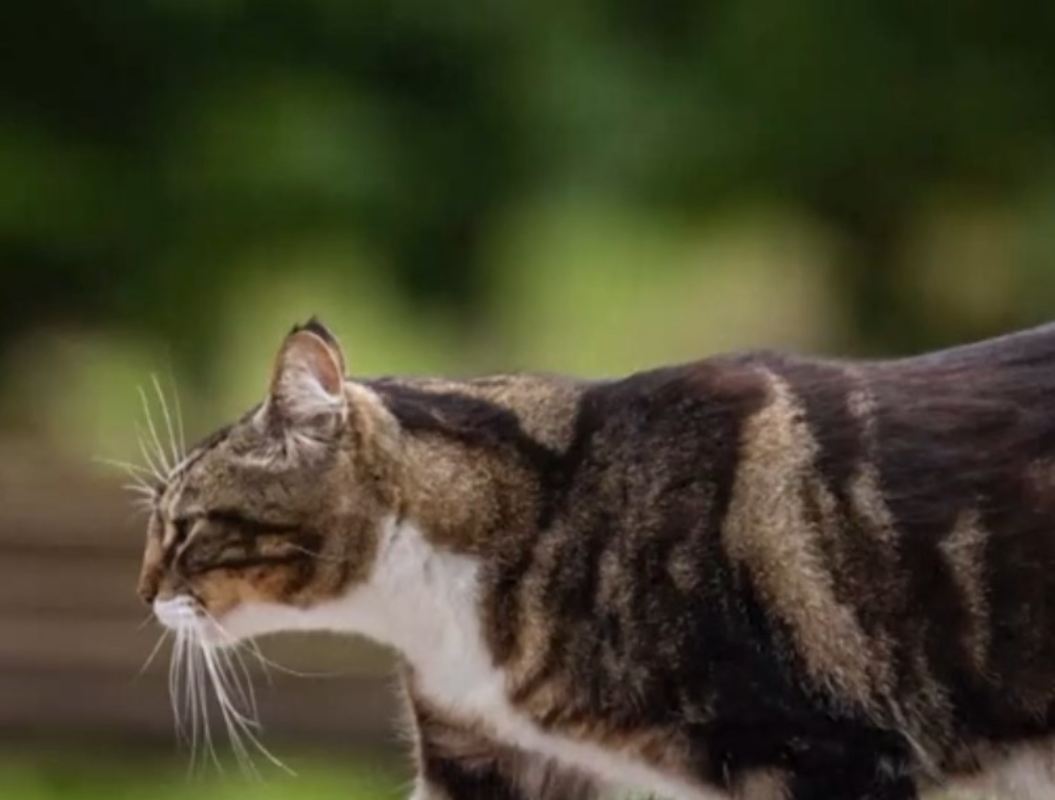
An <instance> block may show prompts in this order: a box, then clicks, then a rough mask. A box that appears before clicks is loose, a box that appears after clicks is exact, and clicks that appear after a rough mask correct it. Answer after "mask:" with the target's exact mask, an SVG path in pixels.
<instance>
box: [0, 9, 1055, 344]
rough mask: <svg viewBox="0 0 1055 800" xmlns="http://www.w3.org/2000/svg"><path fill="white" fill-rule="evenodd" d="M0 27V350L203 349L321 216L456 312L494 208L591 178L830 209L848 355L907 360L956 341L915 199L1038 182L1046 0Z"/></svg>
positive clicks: (667, 191) (1051, 133) (1049, 31)
mask: <svg viewBox="0 0 1055 800" xmlns="http://www.w3.org/2000/svg"><path fill="white" fill-rule="evenodd" d="M5 22H6V25H5V28H6V30H7V31H8V36H7V37H5V45H4V48H3V49H2V51H0V103H2V107H3V117H2V119H0V167H3V172H4V180H3V181H2V182H0V264H2V265H3V269H4V273H5V275H4V283H5V289H4V291H3V293H2V294H0V345H2V343H3V341H5V340H9V339H10V338H11V337H12V336H14V335H16V334H18V333H19V332H21V331H23V330H25V329H26V328H27V327H28V326H30V325H37V324H41V323H42V322H47V321H49V320H60V321H70V320H73V321H87V322H93V321H95V322H97V321H99V320H106V321H107V324H110V325H118V326H122V327H125V328H126V329H128V330H131V331H135V332H142V333H147V334H154V335H158V336H164V337H165V338H167V339H170V340H175V341H179V342H180V343H181V346H183V347H185V348H186V350H185V352H183V353H180V354H177V355H181V356H183V357H188V356H191V355H194V354H196V353H200V352H202V351H203V350H204V348H205V347H206V343H207V342H208V337H209V335H210V333H213V332H215V330H216V328H215V325H214V324H212V323H211V322H210V320H212V319H215V318H216V317H218V316H219V315H222V314H223V311H224V302H226V300H223V301H221V298H229V297H230V296H231V294H232V292H236V291H237V287H238V285H239V282H240V281H241V280H243V279H244V278H246V277H247V275H246V274H245V270H246V269H249V267H245V266H243V267H237V266H235V265H236V264H238V263H243V264H244V263H249V262H247V260H245V259H242V260H238V259H237V258H235V256H236V254H237V253H239V252H241V251H244V250H245V249H246V248H247V247H253V248H260V247H268V246H271V245H281V244H282V243H283V242H286V241H288V240H291V239H297V238H300V237H304V236H311V235H320V236H326V235H332V234H335V233H340V234H341V235H345V236H347V235H354V236H355V237H356V238H358V239H359V240H361V242H362V245H363V247H364V249H365V250H367V251H369V252H371V253H373V254H374V255H375V256H376V258H375V262H376V264H378V265H380V266H379V267H378V268H382V267H383V268H390V269H392V270H393V271H394V273H395V276H396V279H397V281H398V284H399V285H400V286H401V287H402V289H403V291H404V292H405V293H406V294H407V295H408V296H409V297H410V298H412V299H413V300H415V301H416V302H419V303H426V302H427V303H440V304H445V305H447V306H449V307H450V308H451V309H452V310H453V311H454V312H455V314H456V316H458V317H460V318H462V319H469V320H471V319H473V318H474V317H475V316H476V315H477V314H478V313H479V312H480V310H481V309H480V307H481V305H482V304H483V303H484V302H485V298H486V288H487V286H488V283H489V278H488V275H487V266H488V265H487V263H486V261H485V259H484V257H483V255H482V253H483V252H484V248H483V245H484V243H485V242H486V241H487V239H488V238H489V237H490V236H492V235H493V232H494V230H495V228H496V226H497V225H499V224H500V223H501V220H502V219H503V217H504V215H505V214H506V212H507V211H508V209H509V208H510V207H511V206H512V205H515V204H518V203H520V202H521V201H522V200H523V199H524V198H530V197H546V196H554V197H559V196H562V195H565V194H567V193H581V192H587V193H591V192H592V193H599V194H603V195H604V196H606V197H614V198H618V199H619V200H620V201H621V202H627V203H631V204H636V205H639V206H642V207H647V208H653V209H659V210H662V211H663V212H664V213H672V214H677V215H683V216H691V215H694V214H700V213H707V212H708V211H709V210H711V209H715V208H717V207H720V206H724V205H728V204H733V203H739V202H752V201H756V200H759V199H761V200H763V201H776V202H779V203H784V204H788V205H790V206H792V207H797V208H799V209H801V210H802V211H803V212H804V213H807V214H811V215H815V216H816V217H818V218H820V220H821V221H822V222H823V223H825V224H827V225H830V226H832V227H833V228H834V229H835V230H836V231H837V232H838V233H839V235H840V237H841V239H842V241H843V243H844V245H845V246H844V259H843V261H844V264H843V266H844V268H843V270H842V271H841V276H842V281H843V283H842V290H843V297H844V298H845V302H846V303H847V304H849V305H850V308H851V312H850V314H849V315H848V317H849V318H850V319H851V320H853V321H854V325H855V327H856V330H855V333H856V336H857V339H858V343H859V346H860V347H861V348H862V349H870V350H871V349H879V348H880V347H882V348H887V349H888V348H891V347H893V348H903V347H907V346H909V345H910V344H915V345H918V344H920V343H927V342H928V340H930V339H933V338H937V337H938V336H939V335H940V334H941V333H942V331H941V330H940V326H939V327H935V325H934V324H933V320H931V319H930V315H931V313H932V309H931V308H930V307H927V306H924V305H923V304H916V305H912V304H906V303H905V301H904V292H903V291H902V290H901V288H899V287H900V285H901V283H902V282H903V281H904V279H905V274H904V273H905V270H906V269H907V267H906V266H905V263H904V260H903V259H902V258H901V256H902V251H903V249H904V247H905V241H906V237H907V235H908V233H909V230H910V228H911V227H912V223H913V221H914V220H915V218H916V216H917V215H918V214H919V213H920V209H921V207H925V206H926V205H927V204H928V203H930V202H933V198H934V197H936V196H940V195H941V193H942V192H945V191H949V190H950V189H954V190H956V191H959V192H964V193H966V194H968V195H978V196H981V197H985V198H995V200H994V202H996V203H997V204H999V203H1013V202H1018V201H1019V199H1020V198H1023V197H1027V198H1028V197H1032V196H1040V195H1043V194H1044V193H1045V192H1046V191H1047V190H1048V188H1050V187H1051V186H1052V184H1053V181H1055V169H1053V164H1055V148H1053V146H1052V145H1053V142H1055V113H1053V111H1055V58H1053V57H1052V48H1051V42H1052V41H1053V40H1055V5H1053V4H1051V3H1033V2H1026V0H1009V2H1004V3H999V4H997V3H981V2H962V3H957V4H953V5H949V4H928V3H915V2H907V0H891V1H889V2H884V3H865V4H845V3H834V2H826V1H825V0H803V2H800V3H796V4H794V5H788V4H786V3H779V2H775V0H738V2H731V0H730V1H727V2H716V3H710V4H701V3H689V2H683V1H682V0H672V1H671V2H664V3H651V2H643V1H642V0H609V2H587V3H578V4H568V3H558V2H556V1H555V0H540V2H538V3H535V4H534V5H532V6H530V7H527V6H524V7H515V6H514V4H511V3H505V2H501V0H493V1H492V2H489V3H486V4H484V5H483V6H473V7H471V8H470V7H456V6H451V5H450V4H436V3H427V2H423V0H401V1H398V2H372V1H368V2H362V3H342V2H338V1H337V0H297V2H294V0H271V1H270V2H263V3H243V2H237V1H236V0H150V1H149V2H142V3H124V2H115V1H113V0H111V2H101V3H93V4H85V3H81V2H73V1H71V0H60V2H58V3H51V4H34V3H18V4H15V5H13V6H11V7H9V8H7V9H6V10H5ZM1039 207H1042V208H1050V204H1048V205H1041V206H1039ZM1045 224H1046V223H1045ZM1048 252H1050V251H1048ZM1045 257H1047V256H1044V255H1042V256H1041V257H1040V262H1041V263H1042V262H1043V260H1044V258H1045ZM1030 263H1031V265H1032V266H1030V267H1027V266H1024V264H1025V262H1022V264H1019V265H1018V266H1016V267H1015V268H1019V267H1021V268H1022V269H1027V268H1030V269H1035V268H1036V264H1037V263H1038V260H1037V258H1036V257H1034V259H1033V261H1032V262H1030ZM1050 266H1051V265H1050V263H1049V264H1048V267H1049V268H1050ZM257 277H260V276H257ZM264 277H266V276H264ZM1050 283H1051V282H1050V281H1049V282H1048V283H1047V284H1045V286H1047V287H1048V289H1050V288H1051V287H1050ZM1045 296H1051V295H1045ZM1043 308H1044V305H1043V304H1039V309H1040V310H1039V311H1038V313H1043ZM189 309H193V313H190V312H189V311H188V310H189ZM986 332H988V331H982V330H977V331H964V332H963V333H964V334H968V333H973V334H981V333H986ZM177 334H178V336H177Z"/></svg>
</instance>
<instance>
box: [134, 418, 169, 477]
mask: <svg viewBox="0 0 1055 800" xmlns="http://www.w3.org/2000/svg"><path fill="white" fill-rule="evenodd" d="M135 430H136V441H137V442H138V443H139V452H140V453H142V454H143V460H144V461H145V462H146V464H147V466H148V467H149V468H150V472H151V474H152V475H153V476H154V478H155V479H156V480H157V482H158V483H160V484H164V483H165V481H166V477H165V472H164V471H162V469H161V467H159V466H158V465H157V464H155V463H154V459H153V458H152V457H151V455H150V448H148V447H147V444H146V440H145V438H144V433H143V429H142V428H141V427H140V426H139V425H138V424H137V425H136V426H135Z"/></svg>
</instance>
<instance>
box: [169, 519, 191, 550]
mask: <svg viewBox="0 0 1055 800" xmlns="http://www.w3.org/2000/svg"><path fill="white" fill-rule="evenodd" d="M193 524H194V520H193V519H192V518H190V517H179V518H177V519H174V520H172V528H173V531H174V535H173V537H172V545H173V546H174V547H179V546H180V545H181V544H183V543H184V542H185V541H187V537H188V536H190V531H191V527H192V525H193Z"/></svg>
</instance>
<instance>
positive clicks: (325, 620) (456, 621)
mask: <svg viewBox="0 0 1055 800" xmlns="http://www.w3.org/2000/svg"><path fill="white" fill-rule="evenodd" d="M479 570H480V560H479V559H478V558H475V557H473V556H467V555H460V554H457V553H453V552H450V551H447V550H444V549H442V548H440V547H437V546H436V545H435V544H433V542H431V541H430V537H428V536H427V535H426V533H425V532H424V531H423V530H422V528H421V527H419V525H418V524H416V523H414V522H411V521H409V520H402V521H397V520H396V519H395V518H394V517H393V518H389V519H387V520H386V521H385V522H384V523H383V526H382V531H381V535H380V541H379V545H378V553H377V557H376V561H375V563H374V566H373V569H372V570H371V574H370V577H369V578H368V579H367V580H366V581H364V582H363V583H361V584H359V585H357V586H356V587H354V588H353V589H352V590H351V591H350V592H349V593H348V594H347V595H345V596H344V597H342V598H340V599H337V600H333V601H329V602H327V603H323V604H320V605H319V606H317V607H316V608H314V609H311V610H309V611H307V612H305V614H306V618H305V619H304V624H302V625H301V626H298V627H306V628H314V629H319V628H322V629H327V630H331V631H334V632H338V633H354V634H359V635H362V636H366V637H368V638H369V639H372V640H373V641H375V642H377V643H379V644H383V645H387V646H390V647H392V648H393V649H395V650H396V651H398V652H399V653H400V655H401V656H402V657H403V658H404V659H405V660H406V661H407V662H408V663H409V664H410V665H411V666H412V667H413V668H414V669H415V671H416V672H417V673H418V674H419V675H421V676H423V678H424V679H425V680H432V679H438V680H450V678H449V677H448V676H449V674H450V673H452V671H453V673H454V675H455V676H456V675H457V674H458V671H459V668H458V666H457V665H459V664H461V665H462V667H464V666H465V664H466V663H467V661H466V659H468V660H470V661H472V660H474V659H475V660H476V661H480V662H481V664H484V663H489V662H490V657H489V656H488V655H487V654H486V653H485V651H484V650H483V649H482V641H483V639H482V637H481V635H480V628H481V622H480V604H479V588H478V573H479ZM448 667H449V668H448ZM455 680H456V677H455ZM455 690H456V687H455ZM438 691H440V692H442V693H449V692H450V691H451V688H450V687H443V688H441V689H439V690H438Z"/></svg>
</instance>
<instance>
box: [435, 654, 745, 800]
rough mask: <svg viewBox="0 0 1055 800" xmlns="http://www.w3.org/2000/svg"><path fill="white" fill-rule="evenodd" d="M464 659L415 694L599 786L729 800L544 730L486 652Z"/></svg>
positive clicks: (683, 799) (689, 799) (677, 799)
mask: <svg viewBox="0 0 1055 800" xmlns="http://www.w3.org/2000/svg"><path fill="white" fill-rule="evenodd" d="M474 655H478V656H480V658H476V657H466V656H467V654H463V658H462V659H461V660H460V661H459V663H458V664H457V665H454V664H452V665H451V666H452V669H450V670H437V669H433V670H431V671H430V672H429V673H428V674H422V675H421V676H420V684H419V685H418V688H419V690H420V691H421V692H422V694H424V695H425V696H426V697H427V698H428V699H429V700H430V701H432V702H434V703H437V704H439V705H441V706H442V707H446V708H447V709H449V710H450V711H451V712H452V713H453V714H455V715H456V716H458V717H461V718H463V719H467V720H471V721H473V722H476V723H478V724H480V725H481V726H482V727H483V728H484V729H485V730H486V731H488V733H489V734H490V735H491V736H492V737H494V739H495V740H497V741H499V742H502V743H504V744H507V745H511V746H513V747H516V748H519V749H521V750H524V751H526V752H530V753H535V754H537V755H540V756H544V757H546V758H549V759H552V760H554V761H556V762H558V763H561V764H565V765H567V766H569V767H575V768H577V769H579V770H580V771H582V772H585V773H587V774H590V775H593V776H595V777H596V778H598V779H600V780H601V781H602V782H603V783H605V784H609V785H612V786H615V787H620V788H625V789H636V790H641V791H644V792H648V793H655V794H657V795H658V796H660V797H663V798H669V800H728V795H726V794H724V793H722V792H720V791H718V790H715V789H711V788H706V787H703V786H700V785H698V784H693V783H690V782H688V781H686V780H684V779H682V778H679V777H678V776H676V775H670V774H666V773H664V772H662V771H660V770H658V769H656V768H655V767H653V766H651V765H649V764H648V763H646V762H644V761H641V760H638V759H634V758H633V757H631V756H628V755H627V754H625V753H620V752H618V751H615V750H611V749H608V748H606V747H603V746H601V745H600V744H597V743H593V742H588V741H582V740H578V739H573V738H571V737H569V736H565V735H561V734H558V733H551V732H549V731H546V730H544V729H543V728H541V727H540V726H539V725H537V724H536V723H535V722H534V721H533V720H532V719H530V718H529V717H528V716H527V715H525V714H524V713H523V712H521V711H519V710H517V709H516V708H515V707H513V706H512V705H511V704H510V702H509V700H508V699H507V697H506V694H505V689H504V686H505V678H504V676H503V674H502V673H501V672H500V671H499V670H497V669H496V668H495V667H494V666H492V665H491V664H490V663H489V659H488V658H487V657H486V654H484V653H482V652H481V653H478V654H474Z"/></svg>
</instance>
